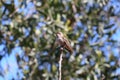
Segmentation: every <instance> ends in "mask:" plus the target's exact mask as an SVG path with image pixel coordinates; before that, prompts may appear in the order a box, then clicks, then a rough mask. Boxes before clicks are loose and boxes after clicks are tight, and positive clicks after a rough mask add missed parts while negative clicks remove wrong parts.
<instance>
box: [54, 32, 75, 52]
mask: <svg viewBox="0 0 120 80" xmlns="http://www.w3.org/2000/svg"><path fill="white" fill-rule="evenodd" d="M56 36H57V43H58V44H59V45H60V47H62V48H63V49H64V48H65V49H66V50H68V51H69V52H70V53H73V49H72V47H71V45H70V42H69V41H68V39H67V38H66V37H65V36H64V35H63V33H62V32H57V33H56Z"/></svg>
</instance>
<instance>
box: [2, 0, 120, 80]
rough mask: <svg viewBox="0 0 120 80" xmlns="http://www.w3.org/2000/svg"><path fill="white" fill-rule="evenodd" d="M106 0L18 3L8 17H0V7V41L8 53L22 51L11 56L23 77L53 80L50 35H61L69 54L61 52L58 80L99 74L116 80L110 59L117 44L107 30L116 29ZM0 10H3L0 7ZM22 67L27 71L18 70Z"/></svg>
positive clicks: (98, 79)
mask: <svg viewBox="0 0 120 80" xmlns="http://www.w3.org/2000/svg"><path fill="white" fill-rule="evenodd" d="M110 2H111V1H108V0H74V1H73V0H33V1H29V0H28V1H27V0H19V4H20V5H19V6H18V7H16V10H15V11H14V12H13V13H11V12H8V13H9V15H7V12H6V13H5V14H3V15H2V13H1V11H4V10H3V9H2V8H0V16H1V22H0V43H1V44H4V45H6V51H7V52H8V53H10V52H11V50H12V49H13V48H14V47H16V46H20V47H21V48H22V49H23V51H24V52H25V54H24V56H23V57H22V58H20V55H17V56H16V58H17V63H18V66H19V69H22V71H23V74H24V77H23V79H25V80H26V79H28V80H30V79H31V80H57V79H58V61H59V49H57V47H56V46H54V45H55V39H56V38H55V37H56V35H55V34H56V32H59V31H61V32H63V33H64V34H66V35H67V37H68V39H69V40H70V41H71V45H72V47H73V49H74V53H73V54H69V53H68V52H65V54H64V57H63V63H62V80H102V78H103V76H102V75H104V76H105V80H118V79H120V77H119V75H118V74H115V71H116V70H117V68H119V67H120V64H119V57H116V56H114V52H113V50H112V49H114V48H116V49H118V46H119V45H117V44H116V43H117V41H115V40H114V39H112V35H113V34H114V33H115V32H116V30H117V29H118V27H115V28H113V27H114V26H115V25H116V26H119V25H117V24H118V23H117V22H116V21H118V18H117V16H119V14H115V13H114V12H113V11H114V10H115V8H112V7H113V5H110V4H109V3H110ZM30 4H33V5H31V6H29V5H30ZM14 5H15V6H16V4H14ZM0 6H1V7H6V6H5V5H3V4H1V3H0ZM28 7H29V8H28ZM105 8H107V10H106V9H105ZM19 9H21V11H19ZM24 10H27V12H25V11H24ZM111 20H113V23H112V24H111V23H110V21H111ZM7 21H8V22H7ZM11 36H12V37H13V39H11V38H10V37H11ZM4 41H5V42H4ZM7 52H6V53H7ZM16 54H17V53H16ZM106 55H108V56H106ZM2 57H3V56H2ZM24 57H28V59H29V61H25V60H24ZM0 59H2V58H0ZM112 62H113V63H114V65H111V63H112ZM25 66H28V67H29V69H28V70H26V69H24V67H25Z"/></svg>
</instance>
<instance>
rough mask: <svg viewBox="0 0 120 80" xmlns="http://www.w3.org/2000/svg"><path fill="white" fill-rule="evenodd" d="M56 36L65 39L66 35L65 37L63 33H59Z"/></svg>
mask: <svg viewBox="0 0 120 80" xmlns="http://www.w3.org/2000/svg"><path fill="white" fill-rule="evenodd" d="M56 36H57V37H64V35H63V33H62V32H57V34H56Z"/></svg>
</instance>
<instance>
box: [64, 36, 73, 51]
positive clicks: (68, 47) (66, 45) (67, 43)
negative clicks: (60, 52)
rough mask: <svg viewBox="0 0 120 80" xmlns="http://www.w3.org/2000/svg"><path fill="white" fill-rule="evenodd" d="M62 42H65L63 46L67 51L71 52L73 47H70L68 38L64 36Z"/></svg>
mask: <svg viewBox="0 0 120 80" xmlns="http://www.w3.org/2000/svg"><path fill="white" fill-rule="evenodd" d="M64 43H65V46H64V47H65V48H66V49H67V50H68V51H70V52H71V53H72V52H73V49H72V47H71V45H70V42H69V41H68V39H66V38H64Z"/></svg>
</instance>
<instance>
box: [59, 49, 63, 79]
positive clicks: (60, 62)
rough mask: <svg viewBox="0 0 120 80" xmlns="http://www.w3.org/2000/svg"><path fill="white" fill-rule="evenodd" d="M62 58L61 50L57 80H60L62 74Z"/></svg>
mask: <svg viewBox="0 0 120 80" xmlns="http://www.w3.org/2000/svg"><path fill="white" fill-rule="evenodd" d="M62 57H63V48H61V53H60V60H59V80H61V76H62V75H61V74H62V70H61V68H62V60H63V59H62Z"/></svg>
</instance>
